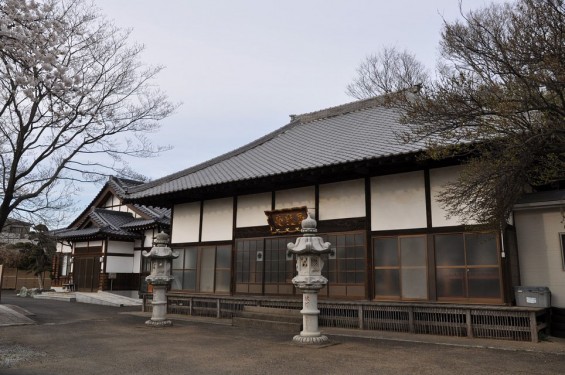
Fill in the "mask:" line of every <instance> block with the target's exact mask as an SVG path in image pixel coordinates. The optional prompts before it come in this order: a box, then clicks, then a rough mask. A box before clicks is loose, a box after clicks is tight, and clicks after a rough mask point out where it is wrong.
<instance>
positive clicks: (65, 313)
mask: <svg viewBox="0 0 565 375" xmlns="http://www.w3.org/2000/svg"><path fill="white" fill-rule="evenodd" d="M2 302H3V303H5V304H15V305H20V306H21V307H23V308H25V309H27V310H29V311H31V312H32V313H35V316H33V317H32V318H33V319H34V320H35V321H36V322H37V323H38V324H37V325H33V326H14V327H0V373H1V374H73V375H75V374H136V375H142V374H454V373H455V374H457V375H461V374H473V375H477V374H563V373H564V372H565V370H564V369H565V355H562V354H555V353H543V352H529V351H524V350H495V349H487V348H473V347H461V346H445V345H434V344H425V343H414V342H406V341H390V340H379V339H371V340H370V339H364V338H354V337H335V340H336V341H337V344H336V345H332V346H329V347H325V348H319V349H316V348H311V347H300V346H297V345H294V344H292V343H291V341H290V340H291V335H288V334H280V333H273V332H261V331H256V330H248V329H243V328H236V327H231V326H225V325H217V324H206V323H199V322H193V321H175V325H174V326H173V327H170V328H151V327H147V326H145V325H144V321H145V320H146V318H145V317H142V316H136V315H132V314H127V313H125V312H126V311H132V309H131V308H129V310H125V309H124V308H115V307H105V306H97V305H85V304H80V303H67V302H59V301H49V300H34V299H29V298H28V299H23V298H22V299H20V298H17V297H11V296H5V295H4V296H3V300H2ZM135 310H137V309H133V311H135ZM330 337H331V336H330ZM22 358H24V359H25V360H22ZM2 363H4V365H2ZM7 365H8V366H10V367H6V366H7ZM2 366H4V367H2Z"/></svg>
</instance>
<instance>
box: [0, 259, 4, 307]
mask: <svg viewBox="0 0 565 375" xmlns="http://www.w3.org/2000/svg"><path fill="white" fill-rule="evenodd" d="M2 279H4V265H3V264H0V302H2Z"/></svg>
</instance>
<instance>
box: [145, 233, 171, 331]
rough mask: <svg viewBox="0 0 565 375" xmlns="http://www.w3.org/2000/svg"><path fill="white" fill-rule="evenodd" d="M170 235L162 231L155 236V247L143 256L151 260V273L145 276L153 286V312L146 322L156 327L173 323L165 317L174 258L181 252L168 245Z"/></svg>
mask: <svg viewBox="0 0 565 375" xmlns="http://www.w3.org/2000/svg"><path fill="white" fill-rule="evenodd" d="M168 243H169V235H168V234H166V233H164V232H161V233H159V234H157V235H156V236H155V241H154V242H153V247H152V248H151V250H149V251H144V252H143V256H144V257H146V258H149V260H150V261H151V274H150V275H149V276H147V277H146V278H145V280H147V282H148V283H149V284H151V285H152V286H153V302H152V303H151V305H152V306H153V313H152V314H151V319H150V320H148V321H146V322H145V324H147V325H150V326H155V327H165V326H170V325H172V324H173V323H172V322H171V321H170V320H168V319H166V318H165V315H167V296H166V292H167V287H168V286H169V284H170V283H171V281H172V280H173V279H174V277H173V276H171V263H172V260H173V259H175V258H178V256H179V254H178V253H176V252H174V251H173V250H172V249H171V248H170V247H168V246H167V245H168Z"/></svg>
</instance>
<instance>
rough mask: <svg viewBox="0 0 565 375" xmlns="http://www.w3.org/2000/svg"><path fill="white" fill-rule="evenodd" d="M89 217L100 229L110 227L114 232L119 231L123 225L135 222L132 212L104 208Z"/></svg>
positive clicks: (94, 211)
mask: <svg viewBox="0 0 565 375" xmlns="http://www.w3.org/2000/svg"><path fill="white" fill-rule="evenodd" d="M89 216H90V218H91V219H92V221H93V222H95V223H96V225H98V226H99V227H106V226H108V227H110V228H112V229H114V230H119V229H120V227H121V226H122V225H124V224H127V223H129V222H131V221H133V220H135V218H134V217H133V215H132V214H131V212H120V211H113V210H106V209H103V208H95V209H94V210H92V212H91V213H90V215H89Z"/></svg>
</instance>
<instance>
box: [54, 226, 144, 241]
mask: <svg viewBox="0 0 565 375" xmlns="http://www.w3.org/2000/svg"><path fill="white" fill-rule="evenodd" d="M53 236H54V237H56V238H60V239H66V240H78V239H88V238H96V237H100V236H103V237H106V236H110V237H118V238H127V239H135V238H138V237H139V235H138V234H136V233H131V232H126V231H124V230H115V229H112V228H110V227H103V228H85V229H69V230H65V231H58V232H56V233H53Z"/></svg>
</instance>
